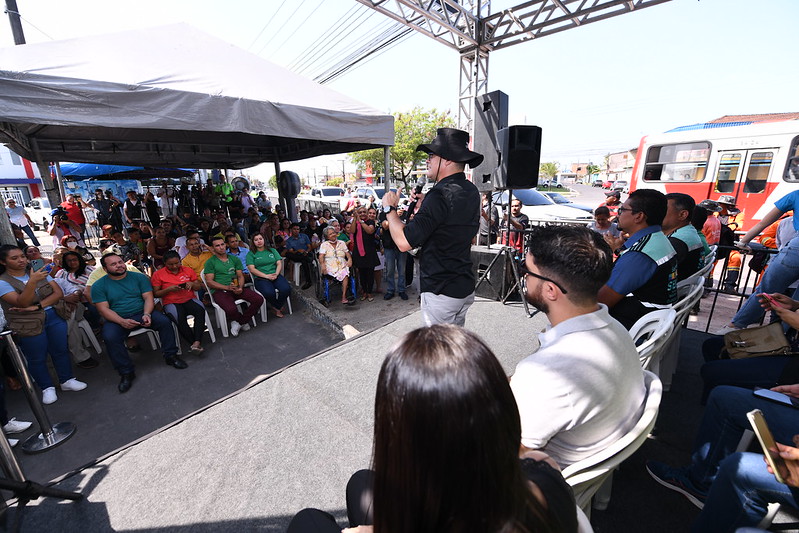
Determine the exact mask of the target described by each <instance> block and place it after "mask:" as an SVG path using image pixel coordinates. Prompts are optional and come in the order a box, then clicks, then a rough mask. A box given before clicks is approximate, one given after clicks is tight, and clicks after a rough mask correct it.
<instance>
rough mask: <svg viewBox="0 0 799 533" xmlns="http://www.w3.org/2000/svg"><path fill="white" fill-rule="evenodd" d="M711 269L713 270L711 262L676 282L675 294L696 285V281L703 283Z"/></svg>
mask: <svg viewBox="0 0 799 533" xmlns="http://www.w3.org/2000/svg"><path fill="white" fill-rule="evenodd" d="M711 268H713V262H712V261H711V262H710V263H707V264H706V265H705V266H703V267H702V268H700V269H699V270H698V271H697V272H695V273H694V274H693V275H691V276H689V277H687V278H685V279H684V280H682V281H678V282H677V293H678V294H679V293H680V291H682V290H684V288H685V287H688V286H691V285H693V284H694V283H696V280H698V279H701V280H703V283H704V279H705V277H706V276H707V274H708V272H710V269H711Z"/></svg>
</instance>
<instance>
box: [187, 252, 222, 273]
mask: <svg viewBox="0 0 799 533" xmlns="http://www.w3.org/2000/svg"><path fill="white" fill-rule="evenodd" d="M213 255H214V254H213V252H208V251H205V252H200V255H191V254H189V255H187V256H186V257H184V258H183V261H181V263H182V264H183V266H187V267H189V268H190V269H192V270H194V271H195V272H196V273H197V276H198V277H199V276H202V275H203V267H204V266H205V262H206V261H208V259H210V258H211V256H213Z"/></svg>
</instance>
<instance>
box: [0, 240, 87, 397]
mask: <svg viewBox="0 0 799 533" xmlns="http://www.w3.org/2000/svg"><path fill="white" fill-rule="evenodd" d="M63 296H64V293H63V292H61V288H60V287H59V286H58V284H57V283H56V282H55V281H53V280H52V279H50V278H49V275H48V273H47V272H46V271H45V270H44V268H42V269H39V270H35V271H28V258H27V257H25V254H23V253H22V250H20V249H19V248H18V247H16V246H10V245H3V246H0V306H2V308H3V312H4V313H5V317H6V320H7V321H8V327H9V328H10V329H11V331H13V332H14V333H15V338H16V341H17V343H18V344H19V347H20V349H21V350H22V353H23V354H24V355H25V359H27V361H28V369H29V370H30V373H31V377H32V378H33V380H34V381H35V382H36V384H37V385H39V388H41V389H42V403H45V404H51V403H53V402H55V401H56V400H57V399H58V396H57V395H56V391H55V385H54V384H53V380H52V378H51V377H50V373H49V372H48V370H47V354H48V353H49V354H50V358H51V359H52V361H53V367H54V368H55V371H56V374H57V375H58V380H59V381H60V382H61V390H65V391H79V390H83V389H85V388H86V384H85V383H83V382H81V381H78V380H77V379H75V377H74V375H73V374H72V364H71V362H70V355H69V348H68V347H67V323H66V322H65V321H64V319H63V318H61V317H60V316H59V315H58V313H57V312H56V310H55V307H53V306H54V305H56V303H57V302H58V301H59V300H61V299H62V298H63Z"/></svg>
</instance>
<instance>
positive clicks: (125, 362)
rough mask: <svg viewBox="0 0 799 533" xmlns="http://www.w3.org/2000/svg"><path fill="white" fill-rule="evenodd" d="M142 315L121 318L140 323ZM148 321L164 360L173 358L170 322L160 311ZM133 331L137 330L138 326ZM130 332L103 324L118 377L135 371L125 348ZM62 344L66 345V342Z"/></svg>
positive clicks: (174, 346)
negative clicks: (159, 340) (158, 339)
mask: <svg viewBox="0 0 799 533" xmlns="http://www.w3.org/2000/svg"><path fill="white" fill-rule="evenodd" d="M142 314H143V313H137V314H135V315H130V316H124V317H122V318H132V319H133V320H136V321H137V322H141V319H142ZM150 320H151V324H150V329H153V330H155V331H157V332H158V337H159V338H160V339H161V350H162V351H163V353H164V359H169V358H172V357H175V356H176V355H177V353H178V346H177V344H176V339H175V330H174V329H172V321H171V320H169V319H168V318H167V317H166V316H165V315H164V314H163V313H161V312H160V311H153V313H152V315H151V316H150ZM133 329H138V326H137V327H136V328H133ZM131 331H133V330H132V329H126V328H123V327H122V326H120V325H119V324H115V323H114V322H110V321H106V322H105V324H103V340H104V341H105V347H106V349H107V350H108V357H110V358H111V362H112V363H113V365H114V368H115V369H116V371H117V372H119V374H120V375H123V374H131V373H132V372H133V370H134V369H135V366H134V365H133V361H132V360H131V359H130V355H129V354H128V349H127V348H126V347H125V339H127V338H128V335H130V332H131ZM64 342H65V343H66V340H65V341H64Z"/></svg>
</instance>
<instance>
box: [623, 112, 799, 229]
mask: <svg viewBox="0 0 799 533" xmlns="http://www.w3.org/2000/svg"><path fill="white" fill-rule="evenodd" d="M797 188H799V120H781V121H775V122H757V123H752V124H741V123H706V124H699V125H696V126H688V127H685V128H678V129H677V130H672V131H669V132H666V133H662V134H658V135H649V136H646V137H644V138H643V139H641V143H640V145H639V147H638V154H637V156H636V160H635V166H634V167H633V176H632V183H631V184H630V191H633V190H635V189H657V190H659V191H661V192H663V193H670V192H682V193H686V194H690V195H691V196H692V197H693V198H694V200H696V202H697V203H698V202H701V201H702V200H705V199H708V198H709V199H711V200H718V198H719V196H721V195H732V196H735V198H736V204H737V206H738V208H739V209H741V210H742V211H743V213H744V221H743V226H742V227H741V228H740V230H742V231H746V230H747V229H749V228H750V227H751V226H752V225H753V221H754V222H757V221H758V220H760V219H762V218H763V216H765V214H766V213H768V212H769V211H770V210H771V209H772V208H773V207H774V202H775V201H776V200H778V199H779V198H781V197H782V196H784V195H785V194H787V193H789V192H791V191H793V190H796V189H797Z"/></svg>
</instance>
